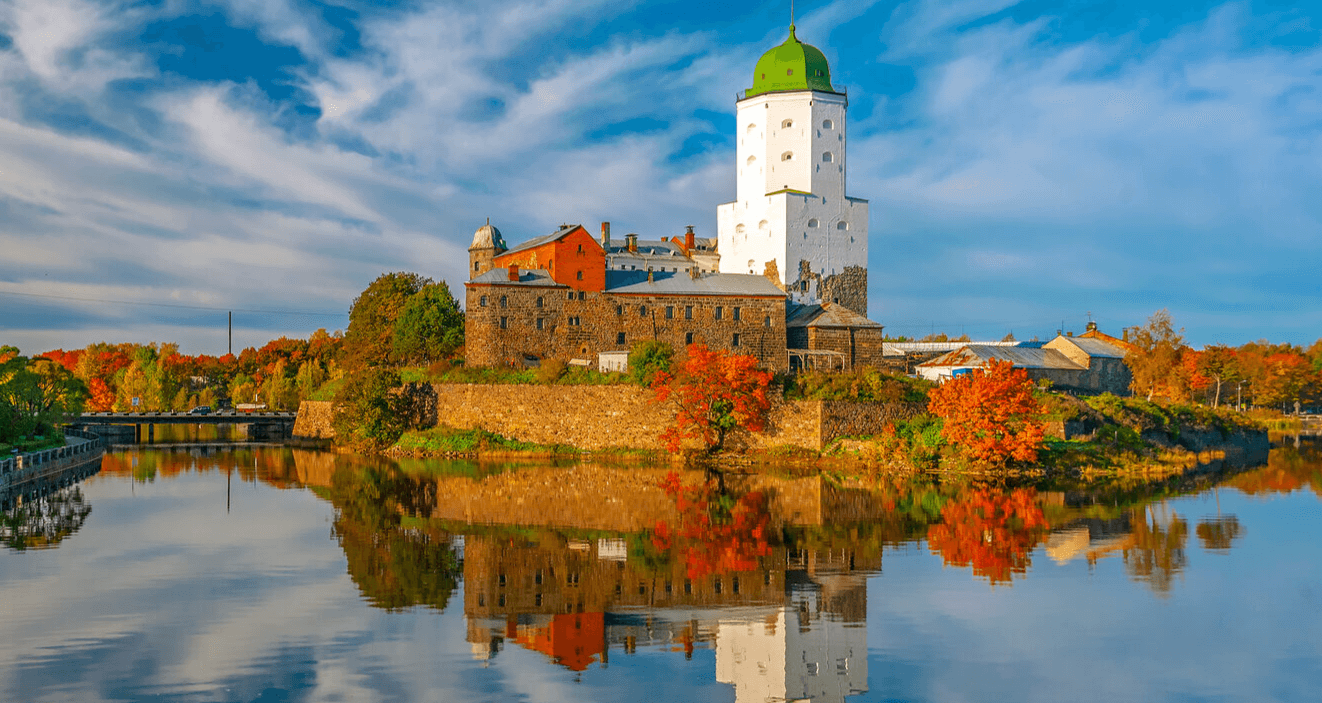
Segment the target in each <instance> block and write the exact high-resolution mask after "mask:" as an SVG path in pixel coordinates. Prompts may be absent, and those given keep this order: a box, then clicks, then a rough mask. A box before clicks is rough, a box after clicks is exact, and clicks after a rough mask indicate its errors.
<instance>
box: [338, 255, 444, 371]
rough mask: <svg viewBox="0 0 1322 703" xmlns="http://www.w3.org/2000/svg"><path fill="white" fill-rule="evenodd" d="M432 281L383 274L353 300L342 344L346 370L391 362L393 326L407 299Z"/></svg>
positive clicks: (404, 274)
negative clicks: (347, 327)
mask: <svg viewBox="0 0 1322 703" xmlns="http://www.w3.org/2000/svg"><path fill="white" fill-rule="evenodd" d="M431 282H432V281H431V279H429V278H425V277H423V276H420V275H418V274H416V273H405V272H398V273H383V274H381V275H380V276H378V277H377V279H376V280H375V281H372V283H371V285H369V286H367V289H366V290H364V291H363V292H362V293H361V294H359V296H358V297H357V298H354V301H353V306H352V307H350V308H349V329H348V330H347V331H346V332H345V334H344V343H343V349H344V363H345V367H346V368H347V369H349V370H350V371H354V370H358V369H362V368H365V367H368V366H380V365H383V364H386V363H388V362H389V361H390V357H391V353H392V350H393V340H394V336H395V323H396V322H397V321H398V320H399V316H400V314H401V313H402V312H403V311H404V307H405V306H406V305H407V304H408V302H409V299H410V298H412V297H413V296H414V295H416V294H417V293H418V292H419V291H421V290H422V289H423V288H424V287H425V286H427V285H429V284H431Z"/></svg>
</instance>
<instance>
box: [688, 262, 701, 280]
mask: <svg viewBox="0 0 1322 703" xmlns="http://www.w3.org/2000/svg"><path fill="white" fill-rule="evenodd" d="M701 275H702V272H701V271H699V270H698V265H697V264H694V265H692V266H690V267H689V276H690V277H691V278H692V279H693V280H695V281H696V280H698V277H699V276H701Z"/></svg>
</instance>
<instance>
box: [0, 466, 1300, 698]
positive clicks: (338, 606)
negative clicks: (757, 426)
mask: <svg viewBox="0 0 1322 703" xmlns="http://www.w3.org/2000/svg"><path fill="white" fill-rule="evenodd" d="M666 473H667V472H666V471H665V470H664V469H658V468H650V467H621V466H613V467H612V466H582V467H577V468H571V467H557V466H522V467H519V466H506V465H477V464H472V463H462V462H451V463H443V462H408V463H403V464H395V463H392V462H385V461H378V460H368V459H363V458H357V457H344V456H336V455H332V454H326V453H318V452H312V451H302V450H291V449H287V448H279V447H266V448H241V447H238V448H236V447H228V448H211V449H206V450H199V449H192V450H188V449H183V448H151V449H140V450H136V451H126V452H116V453H114V454H112V455H108V456H107V457H106V459H105V461H104V464H103V466H102V470H101V472H100V473H99V474H97V475H95V476H93V477H91V478H89V479H87V480H85V481H84V482H82V483H81V484H80V485H79V486H77V487H75V488H70V489H65V490H64V491H62V492H60V493H57V494H55V495H53V496H50V497H48V498H47V499H45V500H42V501H37V502H35V503H33V502H29V503H28V504H27V505H25V506H23V507H21V508H16V509H13V510H10V511H8V512H7V513H6V522H5V525H4V528H3V531H0V542H2V543H3V544H0V603H3V604H4V605H3V609H4V610H3V618H2V619H0V700H5V701H294V700H297V701H305V700H306V701H508V700H529V701H616V700H637V701H740V702H744V701H755V702H757V703H763V702H765V701H783V700H803V699H809V700H813V701H845V700H847V701H851V702H853V701H1010V700H1014V701H1059V700H1079V701H1107V702H1111V701H1136V700H1144V701H1217V700H1225V701H1316V700H1319V697H1320V696H1322V694H1319V693H1318V692H1319V691H1322V502H1320V501H1319V495H1320V494H1322V447H1319V446H1318V445H1309V444H1304V445H1303V446H1302V447H1300V448H1298V449H1296V448H1293V447H1289V448H1281V449H1276V450H1273V453H1272V456H1271V461H1270V463H1269V465H1268V466H1266V467H1261V468H1258V469H1254V470H1249V471H1239V472H1224V473H1207V474H1203V475H1201V476H1199V477H1195V478H1183V479H1175V480H1168V481H1163V482H1157V483H1153V484H1146V485H1145V484H1139V483H1115V484H1111V485H1103V486H1081V485H1020V486H990V485H977V484H969V483H960V482H938V481H935V480H921V481H895V482H891V483H889V484H887V485H885V486H882V487H880V488H878V489H877V490H872V491H853V490H843V489H838V488H835V487H833V486H832V484H830V483H829V482H823V481H821V480H820V479H817V478H796V477H793V476H759V477H731V478H730V479H729V480H727V482H726V485H725V492H724V493H723V494H722V493H719V492H717V491H715V490H708V489H703V488H701V483H700V479H701V476H700V475H696V474H695V475H685V476H681V477H680V479H681V481H682V482H686V485H688V486H690V487H689V488H685V489H683V490H681V491H680V492H678V493H675V492H673V491H672V492H671V493H667V492H666V491H665V490H663V489H662V488H660V487H659V484H661V483H662V482H664V481H665V480H666Z"/></svg>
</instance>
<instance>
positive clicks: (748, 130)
mask: <svg viewBox="0 0 1322 703" xmlns="http://www.w3.org/2000/svg"><path fill="white" fill-rule="evenodd" d="M755 129H757V125H755V124H752V123H751V122H750V123H749V125H748V127H747V128H746V129H745V130H744V131H745V132H748V133H749V134H752V133H753V130H755Z"/></svg>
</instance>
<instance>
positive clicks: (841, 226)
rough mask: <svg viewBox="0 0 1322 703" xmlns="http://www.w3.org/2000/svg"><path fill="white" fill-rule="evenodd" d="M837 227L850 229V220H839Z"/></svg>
mask: <svg viewBox="0 0 1322 703" xmlns="http://www.w3.org/2000/svg"><path fill="white" fill-rule="evenodd" d="M835 228H836V229H849V223H848V222H844V221H841V222H837V223H835Z"/></svg>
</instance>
